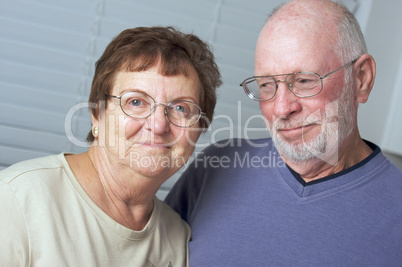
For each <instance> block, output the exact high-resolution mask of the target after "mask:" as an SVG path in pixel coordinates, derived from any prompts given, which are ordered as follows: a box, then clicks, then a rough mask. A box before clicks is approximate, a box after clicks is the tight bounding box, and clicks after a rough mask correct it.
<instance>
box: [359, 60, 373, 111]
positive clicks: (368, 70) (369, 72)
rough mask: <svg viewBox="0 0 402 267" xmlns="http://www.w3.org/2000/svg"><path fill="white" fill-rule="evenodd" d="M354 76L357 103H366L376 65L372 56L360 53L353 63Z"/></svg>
mask: <svg viewBox="0 0 402 267" xmlns="http://www.w3.org/2000/svg"><path fill="white" fill-rule="evenodd" d="M354 67H355V75H356V76H355V77H356V80H355V81H356V82H355V85H356V96H357V101H358V102H359V103H366V102H367V100H368V98H369V95H370V92H371V89H372V88H373V86H374V79H375V74H376V65H375V61H374V58H373V57H372V56H370V55H368V54H364V55H362V56H361V57H360V58H359V59H358V60H357V61H356V63H355V64H354Z"/></svg>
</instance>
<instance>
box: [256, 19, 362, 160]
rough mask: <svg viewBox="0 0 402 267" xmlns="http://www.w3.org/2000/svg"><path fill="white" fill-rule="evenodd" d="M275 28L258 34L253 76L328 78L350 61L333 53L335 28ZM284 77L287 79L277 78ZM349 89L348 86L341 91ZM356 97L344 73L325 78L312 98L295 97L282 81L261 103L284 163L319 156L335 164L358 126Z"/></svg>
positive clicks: (286, 24) (288, 24) (283, 24)
mask: <svg viewBox="0 0 402 267" xmlns="http://www.w3.org/2000/svg"><path fill="white" fill-rule="evenodd" d="M276 25H277V26H275V24H271V25H266V26H265V27H264V29H263V31H262V32H261V34H260V37H259V39H258V42H257V48H256V55H255V75H258V76H260V75H278V74H288V73H294V72H300V71H309V72H315V73H318V74H319V75H321V76H324V75H325V74H327V73H329V72H331V71H333V70H335V69H337V68H339V67H341V66H342V65H344V64H345V63H346V62H340V60H339V59H338V58H337V56H336V54H335V52H334V49H335V46H334V40H332V39H331V35H330V34H328V32H331V31H330V30H331V29H326V31H322V29H320V28H319V27H315V28H314V27H311V26H309V25H303V24H302V23H300V22H297V21H281V22H279V23H276ZM323 32H324V33H323ZM324 34H325V35H324ZM284 78H285V75H284V76H282V77H278V78H277V79H278V80H283V79H284ZM345 86H347V87H349V88H345V93H343V91H344V90H343V89H344V87H345ZM353 99H354V93H353V90H352V88H351V85H346V84H345V70H344V69H343V70H340V71H338V72H336V73H334V74H332V75H331V76H329V77H327V78H326V79H324V80H323V89H322V91H321V92H320V93H319V94H318V95H316V96H313V97H310V98H299V97H297V96H296V95H294V94H293V93H292V92H290V90H289V89H288V88H287V86H286V84H285V83H284V82H279V83H278V89H277V92H276V96H275V97H274V98H273V99H272V100H270V101H265V102H260V107H261V111H262V114H263V115H264V117H265V118H266V119H267V123H268V128H269V129H270V131H271V134H272V138H273V140H274V142H275V144H276V146H277V149H278V151H279V153H280V154H281V156H282V157H284V158H285V160H290V161H292V162H302V161H306V160H309V159H312V158H320V159H321V160H325V161H327V162H329V163H332V164H336V162H334V159H335V160H337V158H338V157H337V152H338V148H339V146H340V145H341V143H342V141H343V140H344V139H345V138H346V137H347V136H348V135H349V134H350V133H351V131H352V130H353V127H354V125H355V117H356V116H355V109H354V106H353V103H354V101H353Z"/></svg>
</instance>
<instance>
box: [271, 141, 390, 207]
mask: <svg viewBox="0 0 402 267" xmlns="http://www.w3.org/2000/svg"><path fill="white" fill-rule="evenodd" d="M365 142H366V143H367V144H368V145H369V146H370V148H371V149H372V150H373V152H372V153H371V154H370V155H369V156H368V157H367V158H365V159H364V160H362V161H361V162H359V163H357V164H355V165H353V166H351V167H349V168H347V169H345V170H343V171H340V172H338V173H335V174H332V175H329V176H327V177H323V178H321V179H318V180H314V181H311V182H308V183H306V182H305V181H304V180H303V179H302V178H301V177H300V175H299V174H298V173H296V172H295V171H294V170H292V169H291V168H290V167H289V166H287V165H286V164H285V166H286V167H284V168H279V172H280V177H281V179H282V180H283V182H284V183H285V185H286V186H288V187H289V188H290V189H291V191H293V194H295V196H296V197H298V198H300V199H304V200H307V199H310V198H315V197H320V196H323V195H327V194H330V193H331V192H334V191H338V190H343V189H347V188H349V187H350V186H351V185H353V184H356V183H360V182H361V181H363V180H365V179H367V177H368V176H369V175H370V173H371V171H372V170H373V168H376V167H378V165H380V164H381V163H382V164H385V163H386V158H385V156H384V155H383V154H382V153H381V149H380V148H379V147H378V146H377V145H375V144H373V143H371V142H368V141H365ZM369 162H370V163H371V164H368V163H369Z"/></svg>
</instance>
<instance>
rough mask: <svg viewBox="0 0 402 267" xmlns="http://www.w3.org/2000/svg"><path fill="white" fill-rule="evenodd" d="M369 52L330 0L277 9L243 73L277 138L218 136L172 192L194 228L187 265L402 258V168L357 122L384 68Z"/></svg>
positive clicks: (390, 261)
mask: <svg viewBox="0 0 402 267" xmlns="http://www.w3.org/2000/svg"><path fill="white" fill-rule="evenodd" d="M366 50H367V49H366V45H365V41H364V38H363V35H362V33H361V30H360V27H359V25H358V23H357V21H356V19H355V18H354V17H353V15H352V14H351V13H350V12H348V11H347V9H345V8H344V7H342V6H340V5H338V4H336V3H334V2H332V1H329V0H294V1H291V2H289V3H288V4H286V5H283V6H282V7H280V8H279V9H277V10H276V11H275V12H273V14H272V15H271V17H270V19H269V20H268V22H267V23H266V24H265V26H264V27H263V29H262V31H261V33H260V36H259V38H258V41H257V47H256V53H255V76H253V77H251V78H248V79H246V80H244V82H243V83H242V86H243V88H244V90H245V92H246V94H247V95H248V96H249V97H250V98H252V99H253V100H257V101H260V102H259V103H260V107H261V110H262V114H263V116H264V117H265V119H266V121H267V126H268V128H269V130H270V132H271V135H272V139H262V140H229V141H227V140H226V141H223V142H222V143H220V144H214V145H212V146H211V147H209V148H208V149H206V150H205V151H204V152H203V153H201V154H199V157H198V158H196V159H195V161H194V162H193V164H192V165H191V166H190V167H189V168H188V170H187V171H186V173H185V174H184V175H183V177H181V179H180V180H179V181H178V183H177V184H176V185H175V187H174V188H173V190H172V191H171V192H170V194H169V196H168V197H167V200H166V201H167V202H168V203H169V204H170V205H171V206H173V207H174V208H175V209H176V210H177V211H178V212H179V213H180V214H181V215H182V217H183V218H184V219H185V220H186V221H187V222H188V223H189V224H190V226H191V227H192V240H191V242H190V266H400V265H401V264H402V227H401V223H402V193H401V192H402V172H401V171H400V170H398V169H397V168H396V167H395V166H394V165H393V164H392V163H390V162H389V161H388V160H387V159H386V158H385V157H384V155H383V154H382V153H381V150H380V148H379V147H378V146H376V145H375V144H373V143H370V142H368V141H365V140H363V139H362V138H361V137H360V134H359V131H358V128H357V108H358V105H359V103H364V102H366V101H367V99H368V97H369V94H370V91H371V89H372V87H373V83H374V78H375V62H374V59H373V58H372V57H371V56H370V55H368V54H367V51H366ZM211 159H214V161H213V162H212V160H211ZM219 159H221V161H220V164H217V162H219ZM212 163H214V164H212Z"/></svg>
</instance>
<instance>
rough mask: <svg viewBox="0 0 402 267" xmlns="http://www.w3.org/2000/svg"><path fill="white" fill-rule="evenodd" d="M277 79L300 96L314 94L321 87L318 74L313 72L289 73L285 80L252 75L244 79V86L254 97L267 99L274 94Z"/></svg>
mask: <svg viewBox="0 0 402 267" xmlns="http://www.w3.org/2000/svg"><path fill="white" fill-rule="evenodd" d="M278 81H284V82H285V83H286V85H287V87H288V88H289V90H291V91H292V92H293V93H294V94H295V95H297V96H300V97H308V96H313V95H316V94H318V93H319V92H320V91H321V88H322V81H321V78H320V76H319V75H318V74H316V73H313V72H299V73H294V74H289V75H287V76H286V77H285V80H276V79H275V78H274V77H269V76H264V77H253V78H251V79H249V80H248V81H245V83H244V86H245V88H246V90H247V91H248V92H249V93H250V94H251V95H252V97H253V98H254V99H257V100H269V99H271V98H273V97H274V96H275V93H276V89H277V86H278V85H277V82H278Z"/></svg>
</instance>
